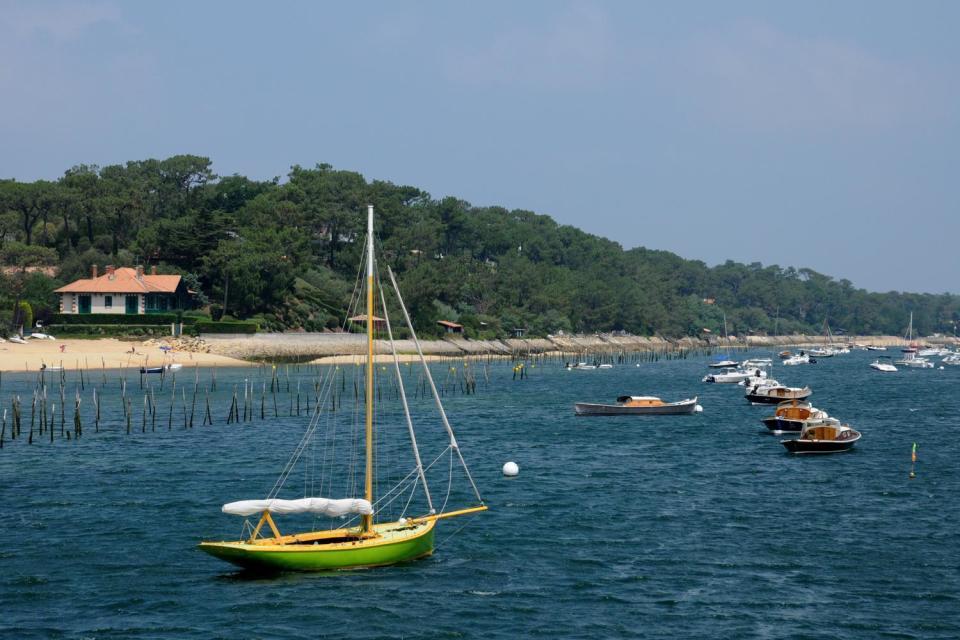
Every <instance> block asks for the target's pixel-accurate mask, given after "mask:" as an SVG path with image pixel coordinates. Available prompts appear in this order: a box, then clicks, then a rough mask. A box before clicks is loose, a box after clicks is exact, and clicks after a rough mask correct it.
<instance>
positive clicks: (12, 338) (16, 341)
mask: <svg viewBox="0 0 960 640" xmlns="http://www.w3.org/2000/svg"><path fill="white" fill-rule="evenodd" d="M10 342H12V343H14V344H27V341H26V340H24V339H23V338H21V337H20V336H10Z"/></svg>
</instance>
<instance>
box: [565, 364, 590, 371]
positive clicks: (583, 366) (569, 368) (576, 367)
mask: <svg viewBox="0 0 960 640" xmlns="http://www.w3.org/2000/svg"><path fill="white" fill-rule="evenodd" d="M596 368H597V365H595V364H587V363H586V362H578V363H577V364H570V363H567V371H574V370H578V371H579V370H583V371H586V370H591V371H592V370H593V369H596Z"/></svg>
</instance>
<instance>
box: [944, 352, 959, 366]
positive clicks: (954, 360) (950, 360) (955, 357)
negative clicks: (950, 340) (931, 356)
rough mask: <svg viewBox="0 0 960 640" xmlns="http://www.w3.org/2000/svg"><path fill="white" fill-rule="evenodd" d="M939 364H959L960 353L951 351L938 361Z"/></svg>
mask: <svg viewBox="0 0 960 640" xmlns="http://www.w3.org/2000/svg"><path fill="white" fill-rule="evenodd" d="M940 364H952V365H960V353H951V354H950V355H948V356H947V357H946V358H944V359H943V360H941V361H940Z"/></svg>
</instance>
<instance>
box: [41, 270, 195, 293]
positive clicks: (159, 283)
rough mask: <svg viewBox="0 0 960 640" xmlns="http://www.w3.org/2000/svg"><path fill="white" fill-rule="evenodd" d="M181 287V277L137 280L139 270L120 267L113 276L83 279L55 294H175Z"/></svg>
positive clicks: (151, 276)
mask: <svg viewBox="0 0 960 640" xmlns="http://www.w3.org/2000/svg"><path fill="white" fill-rule="evenodd" d="M178 286H180V276H169V275H168V276H153V275H149V274H144V275H143V276H141V277H140V278H137V270H136V269H132V268H130V267H120V268H119V269H116V270H115V271H114V272H113V275H112V276H111V275H110V274H109V273H105V274H103V275H102V276H100V277H98V278H83V279H81V280H75V281H73V282H71V283H70V284H68V285H66V286H64V287H60V288H59V289H57V290H56V291H54V293H174V292H176V290H177V287H178Z"/></svg>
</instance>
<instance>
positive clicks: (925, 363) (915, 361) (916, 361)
mask: <svg viewBox="0 0 960 640" xmlns="http://www.w3.org/2000/svg"><path fill="white" fill-rule="evenodd" d="M893 364H898V365H900V366H902V367H911V368H913V369H933V363H932V362H930V361H929V360H927V359H926V358H918V357H917V356H914V357H912V358H902V359H900V360H894V361H893Z"/></svg>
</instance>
